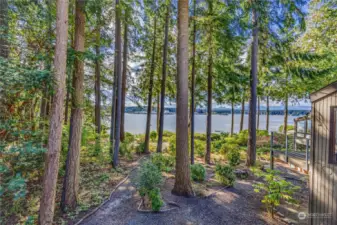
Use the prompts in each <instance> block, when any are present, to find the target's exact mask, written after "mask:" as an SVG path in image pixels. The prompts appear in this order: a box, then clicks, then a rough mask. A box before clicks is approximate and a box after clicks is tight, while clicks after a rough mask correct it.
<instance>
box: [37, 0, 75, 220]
mask: <svg viewBox="0 0 337 225" xmlns="http://www.w3.org/2000/svg"><path fill="white" fill-rule="evenodd" d="M68 5H69V2H68V0H58V1H57V2H56V17H57V19H56V44H55V58H54V68H55V70H54V81H55V82H54V90H55V94H54V100H53V107H52V111H51V117H50V127H49V137H48V147H47V148H48V151H47V153H46V156H45V169H44V178H43V183H42V187H43V189H42V195H41V201H40V211H39V224H41V225H51V224H52V223H53V217H54V205H55V195H56V182H57V176H58V170H59V158H60V150H61V138H62V117H63V108H64V97H65V82H66V62H67V40H68Z"/></svg>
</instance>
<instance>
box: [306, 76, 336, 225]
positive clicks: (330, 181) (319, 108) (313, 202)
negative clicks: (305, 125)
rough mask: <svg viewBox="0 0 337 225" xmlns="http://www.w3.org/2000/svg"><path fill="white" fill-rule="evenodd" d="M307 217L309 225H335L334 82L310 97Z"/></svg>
mask: <svg viewBox="0 0 337 225" xmlns="http://www.w3.org/2000/svg"><path fill="white" fill-rule="evenodd" d="M310 99H311V102H312V111H311V121H312V122H311V131H312V134H311V152H310V165H311V168H310V196H309V215H307V219H308V221H310V222H309V224H312V225H316V224H317V225H321V224H322V225H337V176H336V175H337V157H336V156H337V141H336V139H337V82H334V83H332V84H330V85H328V86H326V87H324V88H322V89H320V90H318V91H316V92H314V93H312V94H311V95H310Z"/></svg>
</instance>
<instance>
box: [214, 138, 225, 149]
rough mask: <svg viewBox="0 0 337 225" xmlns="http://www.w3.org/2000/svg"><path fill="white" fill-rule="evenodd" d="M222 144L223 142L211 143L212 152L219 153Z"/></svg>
mask: <svg viewBox="0 0 337 225" xmlns="http://www.w3.org/2000/svg"><path fill="white" fill-rule="evenodd" d="M223 144H224V141H223V140H217V141H212V150H213V152H219V151H220V150H221V147H222V145H223Z"/></svg>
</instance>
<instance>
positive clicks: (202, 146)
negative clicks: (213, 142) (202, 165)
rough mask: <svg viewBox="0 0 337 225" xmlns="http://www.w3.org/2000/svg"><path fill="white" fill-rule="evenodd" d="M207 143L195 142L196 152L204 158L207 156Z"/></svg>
mask: <svg viewBox="0 0 337 225" xmlns="http://www.w3.org/2000/svg"><path fill="white" fill-rule="evenodd" d="M205 149H206V143H205V142H204V141H199V140H194V152H195V154H196V155H197V156H198V157H200V158H202V157H204V156H205Z"/></svg>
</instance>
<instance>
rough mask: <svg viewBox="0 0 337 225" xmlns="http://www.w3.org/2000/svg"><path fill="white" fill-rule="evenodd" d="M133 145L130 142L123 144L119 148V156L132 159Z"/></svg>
mask: <svg viewBox="0 0 337 225" xmlns="http://www.w3.org/2000/svg"><path fill="white" fill-rule="evenodd" d="M132 150H133V148H132V144H130V143H128V142H125V141H124V142H121V143H120V146H119V154H120V155H121V156H126V157H127V158H128V159H132Z"/></svg>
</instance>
